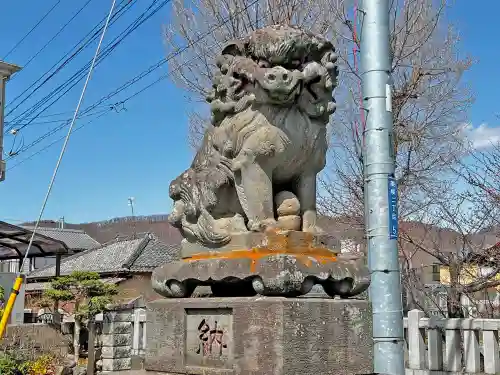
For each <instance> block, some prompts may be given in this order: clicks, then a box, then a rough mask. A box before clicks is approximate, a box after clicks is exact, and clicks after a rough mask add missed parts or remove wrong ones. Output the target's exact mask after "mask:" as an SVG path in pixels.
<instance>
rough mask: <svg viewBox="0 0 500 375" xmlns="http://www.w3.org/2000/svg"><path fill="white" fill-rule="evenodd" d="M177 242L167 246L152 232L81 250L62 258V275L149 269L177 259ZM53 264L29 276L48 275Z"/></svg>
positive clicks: (178, 247)
mask: <svg viewBox="0 0 500 375" xmlns="http://www.w3.org/2000/svg"><path fill="white" fill-rule="evenodd" d="M179 251H180V245H167V244H164V243H162V242H161V241H159V240H158V239H156V238H154V237H153V236H152V235H150V234H147V235H146V236H144V237H142V238H139V239H132V240H123V241H116V242H112V243H109V244H106V245H102V246H101V247H98V248H94V249H90V250H86V251H83V252H81V253H78V254H75V255H72V256H70V257H67V258H63V259H62V260H61V275H69V274H70V273H71V272H73V271H77V270H78V271H92V272H98V273H100V274H113V273H116V276H117V277H118V275H119V274H122V275H123V274H126V273H130V272H151V271H152V270H153V269H154V268H156V267H158V266H160V265H162V264H164V263H167V262H171V261H173V260H176V259H179ZM54 275H55V266H48V267H44V268H40V269H37V270H35V271H33V272H31V273H30V274H29V275H28V279H32V280H33V279H44V278H51V277H53V276H54Z"/></svg>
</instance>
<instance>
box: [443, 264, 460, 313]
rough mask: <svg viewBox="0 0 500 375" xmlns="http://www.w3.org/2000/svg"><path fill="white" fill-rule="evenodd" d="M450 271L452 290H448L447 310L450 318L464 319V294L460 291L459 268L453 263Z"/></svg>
mask: <svg viewBox="0 0 500 375" xmlns="http://www.w3.org/2000/svg"><path fill="white" fill-rule="evenodd" d="M448 268H449V270H450V289H449V290H448V298H447V302H446V304H447V309H448V318H464V312H463V310H462V303H461V302H462V293H461V292H460V290H459V287H460V280H459V273H460V272H459V267H458V265H457V264H456V263H455V262H453V263H450V265H449V267H448Z"/></svg>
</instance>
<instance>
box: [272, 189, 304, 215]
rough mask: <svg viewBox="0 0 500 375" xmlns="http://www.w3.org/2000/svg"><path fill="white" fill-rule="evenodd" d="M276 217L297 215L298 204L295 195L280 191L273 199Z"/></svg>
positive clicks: (298, 210) (298, 211)
mask: <svg viewBox="0 0 500 375" xmlns="http://www.w3.org/2000/svg"><path fill="white" fill-rule="evenodd" d="M274 202H275V203H276V212H277V213H278V216H287V215H298V214H299V213H300V202H299V199H298V198H297V196H296V195H295V194H293V193H292V192H289V191H280V192H279V193H278V194H276V197H275V198H274Z"/></svg>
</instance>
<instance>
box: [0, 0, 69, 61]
mask: <svg viewBox="0 0 500 375" xmlns="http://www.w3.org/2000/svg"><path fill="white" fill-rule="evenodd" d="M60 2H61V0H57V2H56V3H55V4H54V5H53V6H52V8H50V9H49V10H48V11H47V12H46V13H45V14H44V15H43V16H42V18H40V20H39V21H38V22H37V23H36V24H35V26H33V27H32V28H31V29H30V31H28V32H27V33H26V34H25V35H24V36H23V37H22V38H21V40H20V41H19V42H17V43H16V44H15V45H14V47H12V48H11V49H10V51H9V52H7V54H6V55H5V56H4V57H2V60H5V59H6V58H7V57H9V55H10V54H11V53H12V52H14V51H15V50H16V48H17V47H19V46H20V45H21V43H22V42H24V40H25V39H26V38H27V37H28V36H30V34H31V33H32V32H33V31H35V29H36V28H37V27H38V26H39V25H40V24H41V23H42V22H43V20H44V19H45V18H47V16H48V15H49V14H50V13H52V11H53V10H54V9H55V8H56V7H57V6H58V5H59V3H60Z"/></svg>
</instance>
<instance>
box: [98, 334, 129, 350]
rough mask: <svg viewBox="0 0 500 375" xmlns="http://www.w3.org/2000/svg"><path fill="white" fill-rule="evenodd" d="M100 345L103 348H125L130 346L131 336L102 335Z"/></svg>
mask: <svg viewBox="0 0 500 375" xmlns="http://www.w3.org/2000/svg"><path fill="white" fill-rule="evenodd" d="M101 345H102V346H103V347H104V346H125V345H132V335H131V334H129V333H121V334H111V335H107V334H102V335H101Z"/></svg>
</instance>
